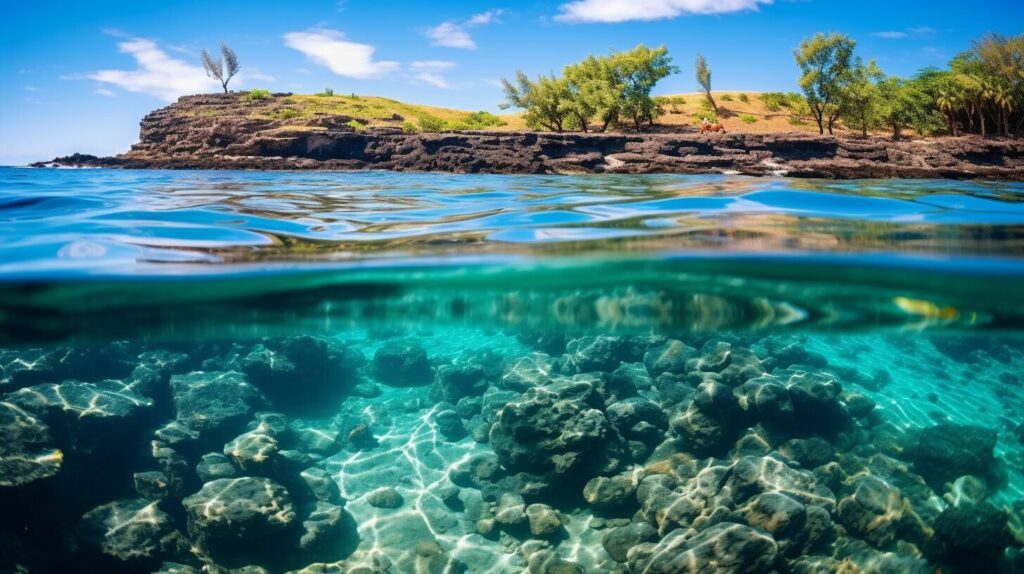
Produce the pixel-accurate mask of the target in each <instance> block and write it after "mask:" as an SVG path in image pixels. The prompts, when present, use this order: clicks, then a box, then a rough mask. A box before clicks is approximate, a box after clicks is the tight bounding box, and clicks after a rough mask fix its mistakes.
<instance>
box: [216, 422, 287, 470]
mask: <svg viewBox="0 0 1024 574" xmlns="http://www.w3.org/2000/svg"><path fill="white" fill-rule="evenodd" d="M277 452H278V446H277V440H275V439H274V437H272V436H270V433H269V432H268V431H267V428H266V425H265V423H260V426H259V427H258V428H256V429H255V430H251V431H249V432H245V433H242V434H240V435H238V436H237V437H235V438H233V439H231V441H230V442H228V443H227V444H225V445H224V456H227V457H228V458H230V459H231V460H232V461H234V463H235V464H237V465H238V468H240V469H242V472H248V473H258V474H263V473H267V472H268V471H269V470H270V469H271V468H273V466H274V463H275V457H276V455H277Z"/></svg>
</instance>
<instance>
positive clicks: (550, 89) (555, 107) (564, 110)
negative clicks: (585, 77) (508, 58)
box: [502, 71, 571, 132]
mask: <svg viewBox="0 0 1024 574" xmlns="http://www.w3.org/2000/svg"><path fill="white" fill-rule="evenodd" d="M502 84H503V86H504V88H505V98H506V100H507V104H506V107H507V106H512V107H516V108H521V109H524V110H526V125H528V126H530V127H531V128H533V129H546V130H550V131H553V132H562V131H565V128H566V124H567V123H569V118H570V114H571V111H570V109H569V100H570V97H571V93H570V91H569V83H568V82H566V81H565V79H563V78H559V77H556V76H543V75H542V76H538V77H537V79H536V81H534V80H530V78H529V77H527V76H526V74H524V73H523V72H519V71H517V72H516V83H515V84H513V83H511V82H509V81H508V80H502Z"/></svg>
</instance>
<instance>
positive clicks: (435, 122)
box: [420, 114, 447, 132]
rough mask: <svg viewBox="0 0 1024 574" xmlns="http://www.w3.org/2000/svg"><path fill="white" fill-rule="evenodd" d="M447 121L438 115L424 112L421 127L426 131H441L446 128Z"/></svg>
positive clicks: (421, 117)
mask: <svg viewBox="0 0 1024 574" xmlns="http://www.w3.org/2000/svg"><path fill="white" fill-rule="evenodd" d="M446 127H447V126H446V124H445V121H444V120H442V119H441V118H439V117H437V116H432V115H430V114H423V115H422V116H420V129H421V130H423V131H425V132H440V131H444V130H445V128H446Z"/></svg>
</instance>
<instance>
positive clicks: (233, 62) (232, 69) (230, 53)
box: [200, 44, 239, 94]
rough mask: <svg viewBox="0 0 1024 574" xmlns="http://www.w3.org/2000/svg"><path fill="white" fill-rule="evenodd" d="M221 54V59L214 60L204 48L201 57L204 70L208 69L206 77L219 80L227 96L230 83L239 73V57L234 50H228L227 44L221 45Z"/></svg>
mask: <svg viewBox="0 0 1024 574" xmlns="http://www.w3.org/2000/svg"><path fill="white" fill-rule="evenodd" d="M220 54H221V57H220V58H217V59H216V60H214V59H213V57H211V56H210V53H209V52H207V51H206V49H205V48H204V49H203V53H202V54H201V55H200V57H201V59H202V61H203V68H205V69H206V75H207V76H208V77H211V78H217V81H218V82H220V85H221V87H222V88H224V93H225V94H226V93H228V82H230V81H231V78H233V77H235V74H237V73H238V68H239V65H238V56H236V55H235V52H234V50H232V49H231V48H228V45H227V44H221V45H220Z"/></svg>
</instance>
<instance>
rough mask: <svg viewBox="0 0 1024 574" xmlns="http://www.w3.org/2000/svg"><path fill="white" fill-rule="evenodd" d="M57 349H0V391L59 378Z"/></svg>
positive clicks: (58, 352)
mask: <svg viewBox="0 0 1024 574" xmlns="http://www.w3.org/2000/svg"><path fill="white" fill-rule="evenodd" d="M61 354H62V353H60V351H59V350H45V349H17V350H14V349H0V392H7V391H14V390H17V389H20V388H22V387H28V386H32V385H36V384H39V383H45V382H48V381H53V380H55V379H59V378H61V375H60V374H59V373H60V369H61V366H60V358H61Z"/></svg>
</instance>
